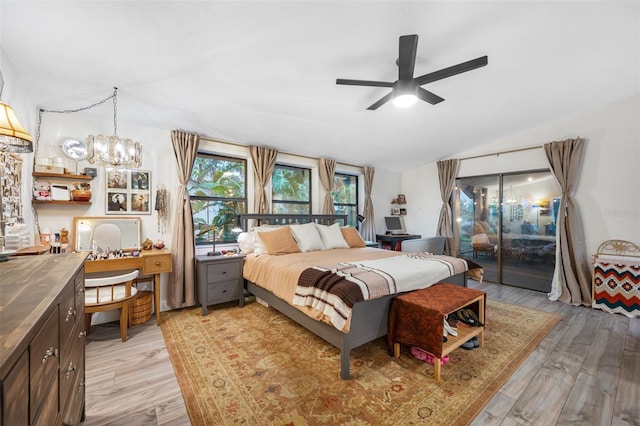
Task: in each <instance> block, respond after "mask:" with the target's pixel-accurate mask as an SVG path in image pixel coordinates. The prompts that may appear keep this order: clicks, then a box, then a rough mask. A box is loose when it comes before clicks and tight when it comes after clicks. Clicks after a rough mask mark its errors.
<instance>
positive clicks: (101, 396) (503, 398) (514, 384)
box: [83, 282, 640, 426]
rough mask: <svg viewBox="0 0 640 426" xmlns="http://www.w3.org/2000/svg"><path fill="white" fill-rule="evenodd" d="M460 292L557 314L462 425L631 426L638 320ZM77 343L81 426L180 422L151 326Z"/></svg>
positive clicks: (514, 292)
mask: <svg viewBox="0 0 640 426" xmlns="http://www.w3.org/2000/svg"><path fill="white" fill-rule="evenodd" d="M469 286H470V287H473V288H478V289H480V290H483V291H486V292H487V297H488V298H489V299H494V300H502V301H505V302H509V303H513V304H517V305H522V306H526V307H529V308H534V309H539V310H543V311H547V312H558V313H560V314H562V315H563V316H564V318H563V320H562V321H561V322H560V323H559V324H558V325H556V327H555V328H554V329H553V330H552V331H551V332H550V333H549V334H548V335H547V336H546V338H545V339H544V340H543V341H542V342H541V343H540V344H539V345H538V347H537V348H536V349H535V350H534V352H533V353H532V354H531V355H530V356H529V358H528V359H527V360H526V361H525V362H524V364H523V365H522V366H521V367H520V368H519V369H518V370H517V371H516V372H515V373H514V374H513V375H512V376H511V378H510V379H509V380H508V381H507V382H506V383H505V384H504V386H503V387H502V388H501V389H500V391H499V392H498V393H497V394H496V395H495V396H494V398H493V399H492V400H491V401H490V402H489V403H488V404H487V406H486V407H485V408H484V410H483V411H482V412H481V413H480V414H479V415H478V416H477V417H476V419H475V420H474V421H473V423H472V425H523V424H524V425H528V424H530V425H569V424H571V425H575V424H580V425H586V424H588V425H615V426H618V425H637V426H640V403H639V401H640V318H627V317H625V316H623V315H619V314H609V313H606V312H602V311H600V310H596V309H591V308H586V307H578V306H568V305H565V304H563V303H559V302H551V301H549V300H548V299H547V297H546V295H545V294H543V293H539V292H534V291H530V290H524V289H520V288H516V287H509V286H500V285H497V284H492V283H483V284H479V283H476V282H470V284H469ZM87 341H88V343H87V347H86V354H87V355H86V382H87V387H86V392H87V408H86V420H85V422H84V423H83V425H125V424H126V425H171V426H173V425H189V424H190V422H189V416H188V415H187V412H186V408H185V406H184V401H183V399H182V394H181V393H180V388H179V386H178V382H177V380H176V377H175V374H174V371H173V367H172V365H171V361H170V359H169V355H168V353H167V350H166V346H165V344H164V340H163V338H162V332H161V330H160V327H157V326H156V325H155V320H152V321H149V322H148V323H147V324H145V325H140V326H136V327H132V328H130V329H129V340H128V341H127V342H126V343H122V342H121V341H120V337H119V328H118V326H117V324H116V325H111V324H107V325H98V326H94V327H93V328H92V331H91V334H90V335H89V337H88V339H87ZM336 368H337V366H336Z"/></svg>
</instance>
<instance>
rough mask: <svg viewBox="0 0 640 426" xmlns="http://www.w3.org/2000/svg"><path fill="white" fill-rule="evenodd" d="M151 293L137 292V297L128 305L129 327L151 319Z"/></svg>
mask: <svg viewBox="0 0 640 426" xmlns="http://www.w3.org/2000/svg"><path fill="white" fill-rule="evenodd" d="M152 301H153V292H151V291H139V292H138V296H137V297H136V298H135V299H133V301H132V302H131V303H130V304H129V311H130V312H131V314H130V320H131V325H140V324H144V323H145V322H147V321H149V320H150V319H151V302H152Z"/></svg>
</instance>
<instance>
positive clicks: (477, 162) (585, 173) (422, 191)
mask: <svg viewBox="0 0 640 426" xmlns="http://www.w3.org/2000/svg"><path fill="white" fill-rule="evenodd" d="M575 137H582V138H585V139H586V150H585V158H584V161H583V166H582V171H581V175H580V181H579V184H578V187H577V188H576V194H575V199H576V201H577V203H578V206H579V209H580V213H581V217H582V220H583V222H584V228H585V236H586V247H587V251H588V253H587V255H590V254H593V253H595V251H596V250H597V248H598V246H599V245H600V243H602V242H603V241H605V240H608V239H624V240H628V241H632V242H635V243H636V244H640V197H639V196H638V195H640V97H637V96H636V97H631V98H628V99H624V100H621V101H619V102H616V103H613V104H610V105H607V106H604V107H601V108H597V109H594V110H591V111H588V112H585V113H582V114H578V115H575V116H572V117H567V118H564V119H561V120H558V121H555V122H553V123H548V124H546V125H543V126H540V127H538V128H535V129H532V130H530V131H527V132H523V133H520V134H517V135H513V136H510V137H507V138H504V139H501V140H499V141H496V142H495V143H494V144H491V145H485V146H482V147H479V148H478V149H476V150H474V151H467V152H463V153H459V154H458V155H456V156H454V157H455V158H463V157H467V156H473V155H478V154H483V153H494V152H499V151H505V150H510V149H515V148H518V147H530V146H541V145H542V144H544V143H547V142H552V141H558V140H564V139H568V138H575ZM548 167H549V166H548V163H547V161H546V157H545V155H544V151H543V150H542V149H537V150H531V151H523V152H518V153H511V154H503V155H500V156H489V157H482V158H478V159H470V160H463V161H462V163H461V167H460V170H459V172H458V176H474V175H484V174H491V173H498V172H508V171H517V170H533V169H540V168H548ZM402 191H403V192H404V193H406V195H407V199H408V209H409V215H408V216H407V220H406V222H407V226H408V227H409V228H410V231H412V232H416V233H421V234H424V235H434V233H435V230H436V227H437V221H438V215H439V212H440V205H441V201H440V189H439V183H438V171H437V168H436V163H430V164H427V165H425V166H423V167H420V168H418V169H414V170H410V171H407V172H405V173H403V174H402ZM436 205H437V206H436ZM414 211H415V215H414Z"/></svg>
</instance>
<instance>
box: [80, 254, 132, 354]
mask: <svg viewBox="0 0 640 426" xmlns="http://www.w3.org/2000/svg"><path fill="white" fill-rule="evenodd" d="M98 262H99V261H98ZM137 276H138V270H137V269H135V270H133V271H129V272H125V273H119V274H118V275H115V274H114V272H99V273H95V274H89V275H87V276H85V279H84V287H85V293H84V314H85V329H86V332H87V335H88V334H89V332H90V331H91V316H92V315H93V314H94V313H96V312H105V311H111V310H113V309H120V338H121V339H122V341H123V342H125V341H126V340H127V328H128V327H129V302H131V300H132V299H133V298H134V297H135V296H136V294H137V293H138V289H137V288H135V287H134V286H133V280H134V279H136V277H137Z"/></svg>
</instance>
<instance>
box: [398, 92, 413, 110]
mask: <svg viewBox="0 0 640 426" xmlns="http://www.w3.org/2000/svg"><path fill="white" fill-rule="evenodd" d="M417 100H418V98H417V97H416V95H414V94H412V93H407V94H404V95H398V96H395V97H394V98H393V104H394V105H395V106H397V107H399V108H406V107H410V106H411V105H413V104H415V103H416V101H417Z"/></svg>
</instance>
